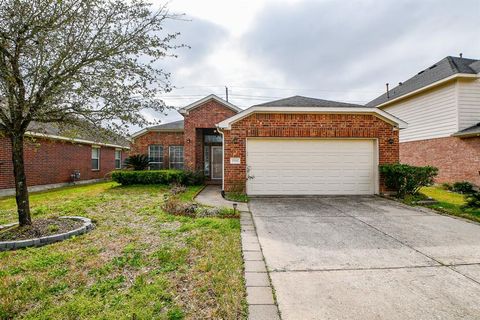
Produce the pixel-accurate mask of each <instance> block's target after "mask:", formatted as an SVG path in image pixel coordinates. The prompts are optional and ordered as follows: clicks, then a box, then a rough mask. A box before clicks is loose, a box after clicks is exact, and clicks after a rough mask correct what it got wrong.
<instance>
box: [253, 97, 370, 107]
mask: <svg viewBox="0 0 480 320" xmlns="http://www.w3.org/2000/svg"><path fill="white" fill-rule="evenodd" d="M254 107H319V108H338V107H364V106H362V105H359V104H352V103H345V102H338V101H331V100H323V99H315V98H308V97H302V96H293V97H289V98H285V99H280V100H275V101H270V102H266V103H262V104H257V105H255V106H254Z"/></svg>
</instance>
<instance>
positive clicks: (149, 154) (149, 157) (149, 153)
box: [148, 144, 163, 170]
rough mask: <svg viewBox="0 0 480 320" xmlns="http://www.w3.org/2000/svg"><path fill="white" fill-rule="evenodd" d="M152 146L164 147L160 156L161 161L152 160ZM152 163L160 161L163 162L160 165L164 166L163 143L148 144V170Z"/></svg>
mask: <svg viewBox="0 0 480 320" xmlns="http://www.w3.org/2000/svg"><path fill="white" fill-rule="evenodd" d="M150 146H160V147H161V148H162V155H161V156H160V159H161V160H162V161H161V162H150V159H151V158H152V157H151V152H150ZM150 163H158V164H161V165H160V167H161V168H163V145H161V144H149V145H148V170H151V169H150Z"/></svg>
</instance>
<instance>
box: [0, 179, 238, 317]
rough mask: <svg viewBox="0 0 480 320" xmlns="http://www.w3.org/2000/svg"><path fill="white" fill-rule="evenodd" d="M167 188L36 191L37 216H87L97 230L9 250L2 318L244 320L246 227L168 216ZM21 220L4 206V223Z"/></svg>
mask: <svg viewBox="0 0 480 320" xmlns="http://www.w3.org/2000/svg"><path fill="white" fill-rule="evenodd" d="M201 188H202V187H201V186H193V187H188V188H187V190H186V192H185V193H183V194H181V195H179V198H180V199H181V200H182V201H192V199H193V197H194V196H195V195H196V194H197V193H198V191H199V190H201ZM168 190H169V187H168V186H164V185H143V186H138V185H133V186H120V185H118V184H117V183H114V182H106V183H98V184H93V185H82V186H76V187H69V188H62V189H56V190H52V191H48V192H41V193H34V194H32V195H31V206H32V212H34V219H35V217H44V218H48V217H53V216H61V215H71V214H75V215H83V216H85V217H88V218H91V219H92V220H93V221H95V223H96V228H95V229H94V230H93V231H92V232H90V233H88V234H85V235H82V236H78V237H75V238H72V239H69V240H66V241H63V242H58V243H55V244H52V245H48V246H44V247H39V248H28V249H25V250H17V251H8V252H0V283H1V285H0V319H92V318H93V319H115V318H118V319H206V318H213V319H245V318H246V302H245V289H244V283H243V281H244V280H243V266H242V263H243V262H242V255H241V245H240V223H239V220H238V219H221V218H196V219H194V218H188V217H177V216H172V215H169V214H166V213H165V212H163V211H162V210H161V205H162V203H163V201H164V194H165V193H166V192H168ZM228 213H229V212H227V211H226V212H225V214H228ZM15 220H16V212H15V201H14V199H13V198H11V197H10V198H3V199H0V223H8V222H13V221H15Z"/></svg>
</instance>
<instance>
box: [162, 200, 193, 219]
mask: <svg viewBox="0 0 480 320" xmlns="http://www.w3.org/2000/svg"><path fill="white" fill-rule="evenodd" d="M197 208H198V205H197V204H195V203H192V202H182V201H180V199H178V198H176V197H173V196H170V197H167V198H166V199H165V201H164V203H163V205H162V210H163V211H165V212H166V213H169V214H173V215H175V216H187V217H195V216H196V215H197V214H196V210H197Z"/></svg>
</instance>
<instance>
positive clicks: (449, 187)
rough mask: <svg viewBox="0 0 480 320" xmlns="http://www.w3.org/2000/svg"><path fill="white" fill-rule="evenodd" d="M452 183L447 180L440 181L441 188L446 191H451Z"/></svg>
mask: <svg viewBox="0 0 480 320" xmlns="http://www.w3.org/2000/svg"><path fill="white" fill-rule="evenodd" d="M452 188H453V186H452V184H451V183H448V182H445V183H442V189H443V190H448V191H452Z"/></svg>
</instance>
